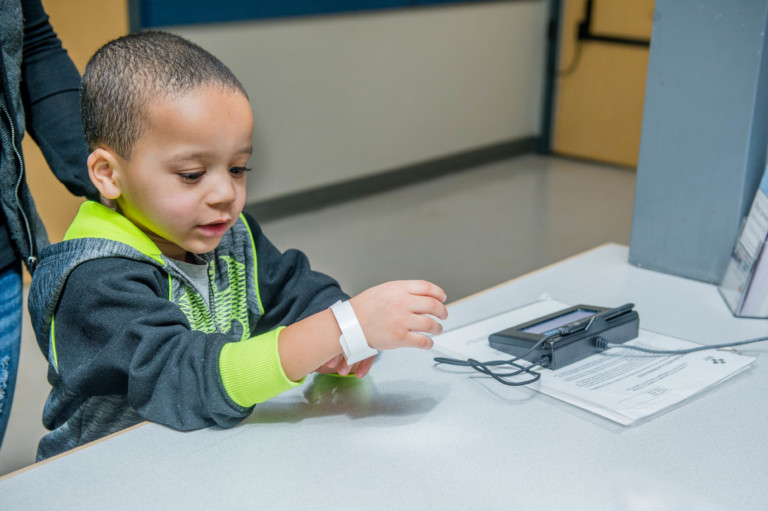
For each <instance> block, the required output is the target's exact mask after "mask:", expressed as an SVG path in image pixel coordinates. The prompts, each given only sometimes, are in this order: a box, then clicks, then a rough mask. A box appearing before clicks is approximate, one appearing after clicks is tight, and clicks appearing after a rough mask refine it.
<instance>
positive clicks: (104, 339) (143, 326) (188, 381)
mask: <svg viewBox="0 0 768 511" xmlns="http://www.w3.org/2000/svg"><path fill="white" fill-rule="evenodd" d="M167 296H168V280H167V276H165V275H164V274H162V272H160V271H159V270H158V269H156V268H153V267H152V266H150V265H148V264H145V263H141V262H136V261H131V260H127V259H121V258H105V259H96V260H92V261H88V262H85V263H83V264H81V265H80V266H78V267H77V268H75V269H74V270H73V271H72V273H71V274H70V275H69V278H68V280H67V283H66V286H65V288H64V291H63V292H62V295H61V298H60V300H59V305H58V308H57V310H56V314H55V351H56V360H57V364H58V372H59V375H60V377H61V378H62V380H63V383H64V385H65V386H66V388H67V389H68V390H69V391H71V392H74V393H77V394H83V395H110V394H122V395H126V396H127V398H128V401H129V403H130V404H131V406H132V407H133V408H134V409H135V410H136V411H138V412H139V414H140V415H141V416H142V417H144V418H145V419H147V420H150V421H153V422H158V423H161V424H165V425H168V426H171V427H174V428H177V429H184V430H186V429H197V428H202V427H206V426H211V425H214V424H217V425H219V426H222V427H229V426H233V425H234V424H236V423H237V422H239V421H240V420H241V419H242V418H244V417H246V416H247V415H248V413H249V412H250V408H248V407H243V406H240V405H238V404H236V403H235V402H234V401H233V400H232V398H231V397H230V396H229V394H228V393H227V392H226V391H225V390H224V387H223V385H222V381H221V376H220V372H219V354H220V352H221V349H222V347H223V346H225V345H226V344H227V343H229V342H231V341H233V339H232V338H230V337H229V336H227V335H224V334H206V333H203V332H198V331H193V330H191V329H190V328H189V325H188V322H187V320H186V317H185V316H184V314H183V313H182V312H181V310H180V309H179V308H178V307H177V306H176V305H174V304H173V303H171V302H170V301H169V300H168V298H167Z"/></svg>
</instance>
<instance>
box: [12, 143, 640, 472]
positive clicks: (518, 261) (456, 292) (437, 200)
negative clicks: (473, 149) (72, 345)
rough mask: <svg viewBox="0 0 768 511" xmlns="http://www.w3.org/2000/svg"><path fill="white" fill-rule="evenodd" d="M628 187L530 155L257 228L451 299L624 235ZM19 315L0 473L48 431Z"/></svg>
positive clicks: (369, 275) (344, 281)
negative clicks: (431, 285) (18, 348)
mask: <svg viewBox="0 0 768 511" xmlns="http://www.w3.org/2000/svg"><path fill="white" fill-rule="evenodd" d="M634 187H635V173H634V171H632V170H628V169H624V168H614V167H610V166H605V165H595V164H591V163H586V162H580V161H574V160H568V159H561V158H552V157H542V156H535V155H529V156H522V157H518V158H514V159H510V160H507V161H504V162H499V163H494V164H489V165H485V166H482V167H477V168H476V169H472V170H469V171H465V172H462V173H459V174H454V175H450V176H447V177H444V178H440V179H436V180H432V181H429V182H425V183H421V184H418V185H413V186H409V187H407V188H402V189H399V190H395V191H391V192H387V193H382V194H380V195H376V196H373V197H368V198H365V199H361V200H356V201H351V202H348V203H345V204H340V205H337V206H333V207H329V208H326V209H323V210H320V211H315V212H311V213H306V214H302V215H297V216H293V217H288V218H284V219H280V220H275V221H270V222H265V223H264V224H263V228H264V231H265V233H266V234H267V236H268V237H269V238H270V239H271V240H272V241H273V242H274V243H275V245H277V247H278V248H280V249H281V250H286V249H288V248H300V249H301V250H303V251H304V252H306V253H307V255H308V256H309V259H310V261H312V264H313V266H314V268H315V269H317V270H320V271H323V272H326V273H329V274H331V275H333V276H334V277H336V278H337V279H338V280H339V282H340V283H341V285H342V287H343V288H344V289H345V290H346V291H347V292H348V293H350V294H355V293H358V292H360V291H362V290H364V289H366V288H368V287H370V286H372V285H375V284H379V283H381V282H385V281H387V280H395V279H411V278H420V279H428V280H431V281H433V282H435V283H436V284H438V285H440V286H442V287H443V289H445V291H446V293H447V294H448V301H449V302H450V301H454V300H458V299H460V298H462V297H464V296H467V295H470V294H473V293H476V292H478V291H481V290H483V289H485V288H488V287H490V286H493V285H495V284H498V283H500V282H503V281H506V280H509V279H511V278H514V277H516V276H519V275H522V274H524V273H527V272H529V271H532V270H534V269H536V268H539V267H541V266H544V265H546V264H549V263H553V262H555V261H558V260H560V259H563V258H565V257H568V256H570V255H573V254H576V253H579V252H582V251H584V250H587V249H589V248H592V247H594V246H597V245H600V244H602V243H605V242H617V243H623V244H629V236H630V228H631V221H632V204H633V197H634ZM25 321H26V322H27V323H26V325H25V329H24V340H23V347H22V355H21V357H22V358H21V365H22V369H21V371H20V376H19V381H18V383H17V389H16V397H15V399H14V406H13V413H12V415H11V423H10V425H9V428H8V431H7V433H6V436H5V440H4V442H3V447H2V450H1V451H0V476H1V475H3V474H5V473H8V472H11V471H13V470H17V469H19V468H22V467H24V466H26V465H28V464H30V463H32V462H33V461H34V455H35V450H36V446H37V442H38V440H39V439H40V437H41V436H42V435H43V434H44V432H45V430H44V429H43V426H42V424H41V422H40V416H41V413H42V408H43V403H44V402H45V398H46V395H47V393H48V384H47V382H46V380H45V372H46V363H45V360H44V358H43V356H42V355H41V354H40V352H39V350H38V348H37V344H36V343H35V341H34V338H33V336H32V334H31V326H29V319H28V318H27V319H26V320H25Z"/></svg>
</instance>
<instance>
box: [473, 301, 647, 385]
mask: <svg viewBox="0 0 768 511" xmlns="http://www.w3.org/2000/svg"><path fill="white" fill-rule="evenodd" d="M634 307H635V305H634V304H632V303H628V304H626V305H622V306H621V307H616V308H615V309H610V308H606V307H595V306H592V305H576V306H574V307H569V308H567V309H563V310H561V311H558V312H555V313H553V314H549V315H547V316H543V317H540V318H537V319H534V320H532V321H528V322H526V323H523V324H521V325H517V326H514V327H512V328H507V329H506V330H502V331H501V332H496V333H494V334H491V336H490V337H489V338H488V342H489V344H490V345H491V347H492V348H495V349H497V350H500V351H503V352H505V353H509V354H510V355H515V356H522V358H523V359H524V360H528V361H529V362H533V363H535V364H538V365H540V366H542V367H547V368H549V369H553V370H554V369H560V368H561V367H565V366H567V365H568V364H572V363H573V362H576V361H579V360H581V359H583V358H585V357H588V356H590V355H593V354H594V353H597V352H599V351H602V349H600V348H598V347H597V346H595V340H596V339H597V338H598V337H600V338H602V339H604V340H606V341H608V342H609V343H618V344H621V343H625V342H627V341H629V340H631V339H634V338H635V337H637V333H638V330H639V329H640V317H639V315H638V314H637V311H635V310H633V308H634ZM542 341H544V342H542ZM537 344H538V347H537ZM533 348H535V349H533Z"/></svg>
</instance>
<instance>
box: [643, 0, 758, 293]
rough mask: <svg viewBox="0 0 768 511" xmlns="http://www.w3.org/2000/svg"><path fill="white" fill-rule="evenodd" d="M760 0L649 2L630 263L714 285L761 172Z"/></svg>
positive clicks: (725, 262) (723, 267)
mask: <svg viewBox="0 0 768 511" xmlns="http://www.w3.org/2000/svg"><path fill="white" fill-rule="evenodd" d="M767 15H768V1H766V0H749V1H747V0H699V1H696V2H693V1H681V0H656V7H655V19H654V24H653V35H652V39H651V52H650V60H649V64H648V79H647V85H646V96H645V109H644V114H643V129H642V138H641V144H640V158H639V163H638V175H637V188H636V194H635V211H634V219H633V225H632V241H631V248H630V262H631V263H633V264H636V265H639V266H643V267H647V268H650V269H654V270H659V271H663V272H667V273H672V274H677V275H681V276H684V277H690V278H695V279H699V280H704V281H708V282H719V281H720V279H721V277H722V274H723V272H724V270H725V266H726V264H727V261H728V258H729V256H730V253H731V250H732V248H733V243H734V241H735V239H736V236H737V234H738V230H739V226H740V222H741V218H742V217H743V216H744V215H745V214H746V213H747V210H748V208H749V205H750V204H751V201H752V198H753V197H754V193H755V191H756V189H757V186H758V183H759V180H760V176H761V175H762V171H763V167H764V165H765V148H766V136H767V131H768V130H767V129H766V121H768V79H767V78H768V77H767V76H766V73H767V72H768V65H767V64H766V59H767V58H768V52H766V51H765V50H766V47H765V42H766V41H765V30H766V19H767Z"/></svg>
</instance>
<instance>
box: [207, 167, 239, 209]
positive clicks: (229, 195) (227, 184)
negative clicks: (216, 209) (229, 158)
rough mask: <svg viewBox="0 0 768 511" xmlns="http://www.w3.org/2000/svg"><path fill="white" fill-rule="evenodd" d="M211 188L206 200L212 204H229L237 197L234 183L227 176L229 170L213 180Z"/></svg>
mask: <svg viewBox="0 0 768 511" xmlns="http://www.w3.org/2000/svg"><path fill="white" fill-rule="evenodd" d="M213 181H214V182H213V183H212V187H211V190H210V191H209V192H208V195H207V198H206V199H207V202H208V203H209V204H210V205H212V206H214V205H218V204H231V203H232V202H234V201H235V198H236V197H237V189H236V186H235V183H233V182H232V179H230V178H229V171H227V173H226V174H225V176H222V177H219V178H218V179H215V180H213Z"/></svg>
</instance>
